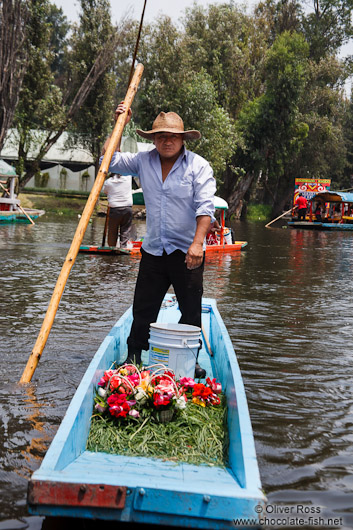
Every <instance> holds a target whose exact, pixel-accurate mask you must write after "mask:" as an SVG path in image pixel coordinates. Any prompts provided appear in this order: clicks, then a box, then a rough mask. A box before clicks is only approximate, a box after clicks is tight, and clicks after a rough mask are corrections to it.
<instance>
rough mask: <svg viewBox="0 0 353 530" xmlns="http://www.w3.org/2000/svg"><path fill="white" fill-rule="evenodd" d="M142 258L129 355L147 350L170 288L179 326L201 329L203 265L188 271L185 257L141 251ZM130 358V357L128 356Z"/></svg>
mask: <svg viewBox="0 0 353 530" xmlns="http://www.w3.org/2000/svg"><path fill="white" fill-rule="evenodd" d="M141 253H142V258H141V263H140V269H139V273H138V277H137V281H136V287H135V295H134V302H133V308H132V312H133V323H132V326H131V332H130V336H129V338H128V340H127V343H128V347H129V352H131V353H134V352H135V351H139V350H141V349H142V350H148V349H149V343H148V339H149V330H150V324H151V323H152V322H156V320H157V316H158V312H159V309H160V307H161V304H162V301H163V298H164V296H165V294H166V293H167V291H168V289H169V287H170V286H171V285H172V286H173V288H174V292H175V294H176V297H177V300H178V303H179V308H180V311H181V318H180V320H179V322H180V323H181V324H190V325H192V326H198V327H201V304H202V294H203V270H204V261H205V259H203V261H202V264H201V265H200V267H198V268H197V269H193V270H189V269H188V268H187V267H186V264H185V254H184V252H182V251H181V250H176V251H174V252H172V253H171V254H169V255H168V254H167V253H166V252H165V251H164V253H163V255H162V256H153V255H152V254H148V253H147V252H145V251H144V250H143V249H141ZM129 354H130V353H129Z"/></svg>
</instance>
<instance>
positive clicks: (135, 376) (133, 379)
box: [127, 373, 140, 386]
mask: <svg viewBox="0 0 353 530" xmlns="http://www.w3.org/2000/svg"><path fill="white" fill-rule="evenodd" d="M127 379H128V380H129V381H130V383H131V384H132V386H137V385H138V384H139V382H140V378H139V376H138V374H136V373H135V374H131V375H128V376H127Z"/></svg>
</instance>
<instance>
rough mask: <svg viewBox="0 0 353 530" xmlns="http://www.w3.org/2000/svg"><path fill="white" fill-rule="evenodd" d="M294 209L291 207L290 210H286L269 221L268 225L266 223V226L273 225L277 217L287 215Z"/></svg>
mask: <svg viewBox="0 0 353 530" xmlns="http://www.w3.org/2000/svg"><path fill="white" fill-rule="evenodd" d="M292 210H293V208H291V209H290V210H287V211H286V212H284V213H282V215H279V216H278V217H276V219H273V220H272V221H270V222H269V223H267V225H265V228H267V227H268V226H270V225H272V223H274V222H275V221H277V219H280V218H281V217H283V216H284V215H286V214H287V213H289V212H291V211H292Z"/></svg>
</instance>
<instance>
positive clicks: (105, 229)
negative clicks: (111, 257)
mask: <svg viewBox="0 0 353 530" xmlns="http://www.w3.org/2000/svg"><path fill="white" fill-rule="evenodd" d="M109 214H110V207H109V206H108V208H107V214H106V216H105V223H104V231H103V239H102V247H105V236H106V235H107V230H108V223H109Z"/></svg>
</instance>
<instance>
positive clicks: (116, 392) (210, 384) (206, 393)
mask: <svg viewBox="0 0 353 530" xmlns="http://www.w3.org/2000/svg"><path fill="white" fill-rule="evenodd" d="M221 392H222V386H221V384H220V383H217V382H216V379H212V380H211V379H210V378H207V379H206V384H203V383H197V382H196V381H195V380H194V379H192V378H191V377H181V378H180V379H176V377H175V374H174V372H173V371H172V370H170V369H168V368H167V367H166V366H165V365H163V364H158V365H153V366H149V367H147V368H145V369H143V370H140V369H139V368H138V367H137V366H135V365H134V364H125V365H123V366H120V367H119V368H116V369H109V370H107V371H105V372H104V375H103V377H102V378H101V379H100V381H99V382H98V389H97V392H96V397H95V407H94V408H95V413H96V414H98V415H108V416H109V415H110V416H112V417H114V418H117V419H119V420H125V421H131V420H133V421H136V420H138V422H141V420H142V421H143V420H144V419H146V417H148V416H151V415H152V416H154V418H156V419H157V420H158V421H160V422H162V423H164V422H167V421H170V420H171V419H172V417H173V415H174V413H175V412H177V411H180V410H183V409H185V408H186V407H187V404H188V403H190V402H191V403H193V404H196V405H198V406H200V407H208V406H217V405H219V404H220V403H221V399H220V394H221Z"/></svg>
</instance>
